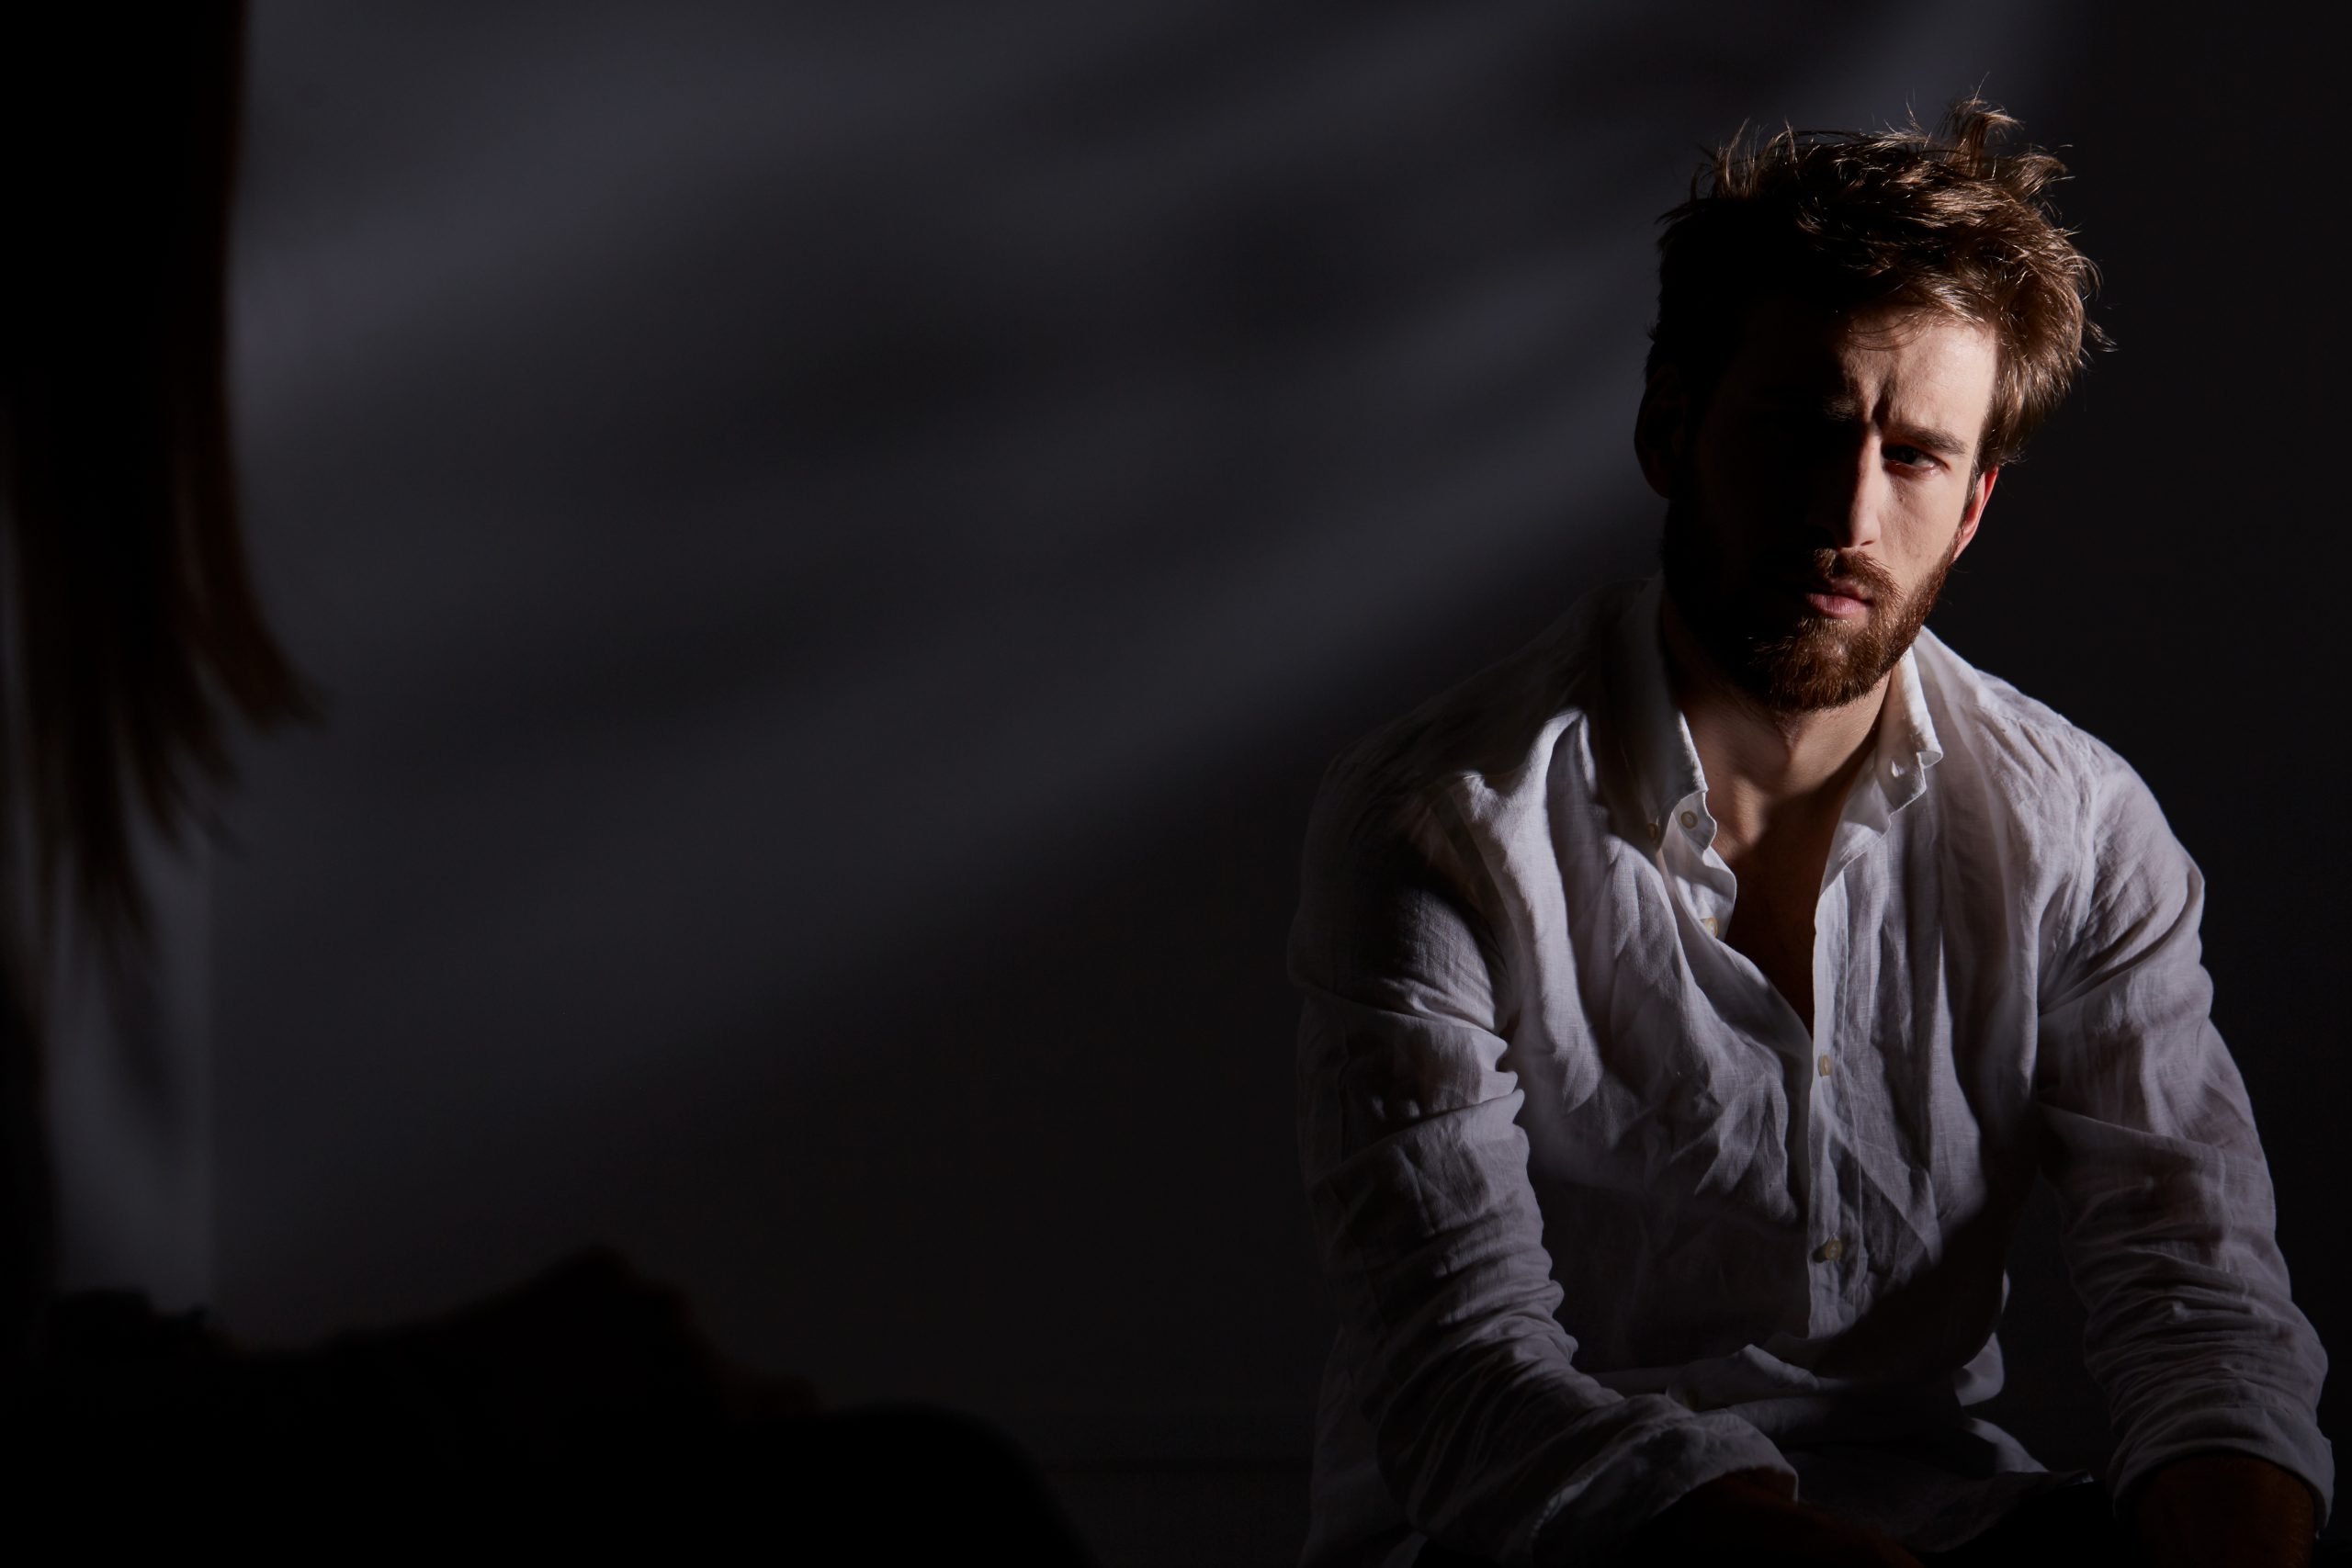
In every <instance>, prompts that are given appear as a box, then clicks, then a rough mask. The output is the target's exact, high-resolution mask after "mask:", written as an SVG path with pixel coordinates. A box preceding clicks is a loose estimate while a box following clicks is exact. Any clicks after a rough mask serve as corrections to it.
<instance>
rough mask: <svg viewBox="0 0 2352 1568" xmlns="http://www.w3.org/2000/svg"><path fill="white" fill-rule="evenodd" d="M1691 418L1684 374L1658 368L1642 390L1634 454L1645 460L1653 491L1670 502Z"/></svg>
mask: <svg viewBox="0 0 2352 1568" xmlns="http://www.w3.org/2000/svg"><path fill="white" fill-rule="evenodd" d="M1690 414H1691V398H1690V394H1689V392H1688V390H1687V389H1685V388H1684V386H1683V384H1682V373H1681V372H1680V371H1679V370H1678V369H1676V368H1675V367H1673V366H1672V365H1670V364H1668V365H1661V366H1659V367H1657V373H1656V374H1654V375H1653V376H1651V377H1650V381H1649V385H1648V386H1647V387H1645V388H1644V389H1642V409H1641V412H1639V413H1637V414H1635V415H1634V456H1635V457H1639V458H1640V459H1641V460H1642V477H1643V478H1644V479H1647V480H1649V483H1650V489H1652V490H1654V491H1657V493H1658V494H1659V495H1660V496H1661V497H1663V498H1664V499H1666V500H1668V501H1672V500H1673V499H1674V479H1675V476H1676V475H1677V474H1679V472H1681V470H1682V458H1683V455H1684V452H1685V451H1686V449H1687V446H1688V442H1689V438H1690V431H1689V423H1690Z"/></svg>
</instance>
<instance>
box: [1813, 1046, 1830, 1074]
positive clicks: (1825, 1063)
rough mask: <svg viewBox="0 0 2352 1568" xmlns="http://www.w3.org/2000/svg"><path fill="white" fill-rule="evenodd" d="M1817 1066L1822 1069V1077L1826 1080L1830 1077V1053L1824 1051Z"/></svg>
mask: <svg viewBox="0 0 2352 1568" xmlns="http://www.w3.org/2000/svg"><path fill="white" fill-rule="evenodd" d="M1816 1065H1817V1066H1819V1067H1820V1068H1821V1076H1822V1077H1825V1078H1826V1077H1828V1076H1829V1053H1828V1052H1826V1051H1824V1052H1823V1053H1822V1054H1821V1060H1820V1062H1819V1063H1817V1064H1816Z"/></svg>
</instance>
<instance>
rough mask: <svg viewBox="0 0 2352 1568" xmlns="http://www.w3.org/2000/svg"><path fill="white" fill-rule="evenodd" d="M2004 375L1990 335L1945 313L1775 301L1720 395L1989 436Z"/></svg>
mask: <svg viewBox="0 0 2352 1568" xmlns="http://www.w3.org/2000/svg"><path fill="white" fill-rule="evenodd" d="M1999 368H2000V351H1999V346H1998V344H1997V342H1996V339H1995V337H1994V335H1993V332H1992V329H1991V328H1989V327H1986V326H1984V325H1983V324H1981V323H1979V322H1975V321H1962V320H1961V319H1960V318H1958V317H1956V316H1951V315H1948V314H1946V313H1944V312H1942V311H1939V310H1920V309H1917V308H1905V307H1900V306H1881V307H1876V308H1870V309H1864V310H1843V311H1835V312H1832V311H1825V310H1814V309H1808V308H1806V307H1804V306H1802V305H1799V304H1798V303H1796V302H1794V301H1792V300H1788V299H1763V300H1759V301H1758V303H1757V305H1756V306H1755V308H1754V310H1752V311H1751V312H1750V313H1749V316H1748V320H1747V331H1746V333H1744V334H1743V336H1742V338H1741V340H1740V345H1739V349H1738V352H1737V353H1736V354H1735V355H1733V356H1732V358H1731V360H1730V362H1729V363H1728V364H1726V365H1725V366H1724V374H1723V379H1722V382H1721V388H1722V389H1724V390H1727V391H1730V392H1732V393H1733V394H1734V395H1735V396H1737V397H1740V398H1743V399H1780V398H1784V397H1786V398H1797V399H1802V400H1806V401H1808V402H1810V401H1813V400H1826V399H1837V400H1858V401H1860V403H1861V404H1862V405H1863V407H1864V408H1865V409H1866V410H1870V411H1874V412H1880V413H1882V414H1888V413H1893V414H1897V415H1900V416H1902V417H1918V418H1929V417H1932V418H1933V419H1935V421H1936V422H1937V423H1948V424H1951V425H1953V426H1956V427H1958V428H1961V429H1964V430H1968V431H1981V430H1983V429H1984V427H1985V417H1986V416H1987V415H1988V414H1989V413H1990V412H1992V407H1993V386H1994V380H1995V378H1996V374H1997V373H1998V371H1999Z"/></svg>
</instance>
